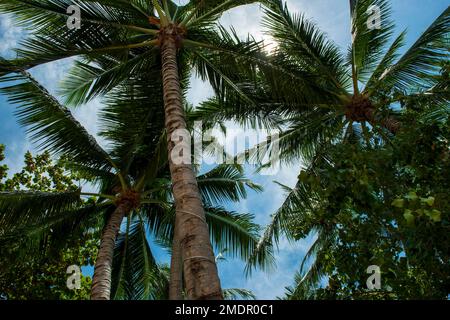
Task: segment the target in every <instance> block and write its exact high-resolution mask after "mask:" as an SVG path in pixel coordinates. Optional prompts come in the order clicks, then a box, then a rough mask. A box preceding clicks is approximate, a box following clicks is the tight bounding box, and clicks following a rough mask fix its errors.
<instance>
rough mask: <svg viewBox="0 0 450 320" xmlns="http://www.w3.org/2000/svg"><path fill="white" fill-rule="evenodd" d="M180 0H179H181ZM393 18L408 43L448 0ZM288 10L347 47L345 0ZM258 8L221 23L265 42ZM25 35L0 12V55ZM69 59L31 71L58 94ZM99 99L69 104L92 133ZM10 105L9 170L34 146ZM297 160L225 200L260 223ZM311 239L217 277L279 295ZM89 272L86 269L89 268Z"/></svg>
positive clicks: (410, 5) (5, 111)
mask: <svg viewBox="0 0 450 320" xmlns="http://www.w3.org/2000/svg"><path fill="white" fill-rule="evenodd" d="M179 2H180V3H182V2H183V1H182V0H180V1H179ZM391 3H392V7H393V18H394V20H395V22H396V26H397V29H396V33H395V35H398V34H399V33H400V32H401V31H403V30H404V29H407V30H408V34H407V44H408V46H410V45H411V44H412V43H413V42H414V40H415V39H416V38H417V37H418V36H419V35H420V34H421V33H422V32H423V31H424V30H425V29H426V28H427V27H428V26H429V25H430V24H431V22H432V21H434V19H436V17H437V16H439V15H440V14H441V13H442V11H443V10H444V9H445V8H447V6H448V5H450V0H392V1H391ZM287 4H288V7H289V9H290V11H291V12H298V13H303V14H305V15H306V16H307V17H308V18H310V19H312V20H313V21H315V22H316V23H317V25H318V26H319V27H320V29H321V30H322V31H324V32H326V33H327V35H328V37H329V39H332V40H333V41H334V42H335V43H336V44H338V45H339V46H340V47H341V48H342V49H343V50H346V48H347V46H348V45H349V43H350V41H351V35H350V20H349V16H350V9H349V1H348V0H287ZM261 18H262V11H261V9H260V7H259V6H258V5H249V6H245V7H240V8H236V9H233V10H230V11H229V12H227V13H225V14H224V15H223V16H222V18H221V23H222V24H223V25H225V26H227V27H229V26H233V27H234V28H235V29H236V30H237V31H238V34H239V35H240V36H241V37H246V36H247V34H251V35H252V36H253V37H254V38H255V39H257V40H264V41H265V42H266V43H267V44H268V45H269V46H270V45H271V40H270V38H268V37H267V36H266V35H265V34H264V30H263V29H262V27H261V24H260V22H261ZM24 36H25V33H24V31H23V30H21V29H19V28H17V27H15V26H14V24H13V20H12V19H11V17H9V16H6V15H0V56H1V57H4V58H13V57H14V53H13V51H12V49H13V48H16V47H18V46H19V44H20V39H22V38H23V37H24ZM72 63H73V60H72V59H66V60H62V61H58V62H54V63H49V64H46V65H44V66H40V67H38V68H34V69H33V70H31V73H32V74H33V76H35V77H36V78H37V79H38V80H39V81H40V82H41V83H42V84H43V85H44V86H45V87H47V89H49V91H50V92H51V93H52V94H55V95H56V94H57V89H58V84H59V82H60V81H61V80H62V79H63V78H64V77H65V76H66V75H67V72H68V70H69V69H70V67H71V65H72ZM210 96H212V90H211V88H210V87H209V85H207V84H206V83H203V82H202V81H201V80H200V79H198V78H197V77H196V76H195V75H192V79H191V89H190V91H189V94H188V100H189V102H191V103H192V104H193V105H194V106H195V105H198V104H199V103H200V102H201V101H203V100H205V99H206V98H208V97H210ZM100 104H101V102H100V101H99V100H94V101H92V102H90V103H89V104H87V105H85V106H82V107H79V108H77V109H74V110H73V113H74V116H75V117H76V118H77V120H79V121H80V122H81V123H82V124H83V125H84V126H85V127H86V128H87V130H88V131H89V132H90V133H91V134H93V135H95V136H96V133H97V132H98V123H97V116H96V110H98V108H99V106H100ZM13 113H14V107H13V106H11V105H9V104H8V103H7V101H6V99H5V97H3V96H1V95H0V144H5V145H6V161H5V162H4V163H6V164H7V165H8V167H9V168H10V169H11V172H17V171H19V170H20V169H21V168H22V166H23V155H24V153H25V152H26V151H27V150H30V151H32V152H36V151H37V150H36V149H35V147H34V145H33V143H32V141H30V140H29V139H28V138H27V134H26V132H25V130H24V129H23V128H21V127H20V126H19V125H18V124H17V121H16V119H15V117H14V114H13ZM99 142H100V144H103V143H104V141H101V140H99ZM300 169H301V163H294V164H292V165H291V166H288V167H286V166H285V167H282V168H281V170H280V171H279V173H278V174H277V175H274V176H261V175H257V174H253V172H252V171H251V170H249V171H248V172H247V175H248V176H249V177H250V178H251V179H252V180H253V181H254V182H256V183H259V184H261V185H262V186H263V187H264V192H262V193H258V194H257V193H254V192H249V195H248V197H247V199H246V200H243V201H241V202H240V203H239V204H232V205H229V206H227V208H228V209H232V210H235V211H238V212H245V213H252V214H254V215H255V220H256V222H257V223H259V224H261V225H266V224H267V223H268V222H269V221H270V216H271V214H273V213H274V212H275V211H276V209H277V208H278V207H279V206H280V205H281V203H282V202H283V200H284V197H285V194H284V193H283V191H282V190H281V189H280V187H279V186H278V185H277V184H275V183H274V181H278V182H280V183H282V184H284V185H287V186H291V187H293V186H294V185H295V182H296V178H297V176H298V174H299V172H300ZM313 240H314V236H313V235H311V236H309V237H308V238H306V239H304V240H301V241H298V242H296V243H289V242H288V241H287V240H285V239H282V240H281V241H280V244H279V248H278V249H279V250H278V252H277V254H276V261H277V268H276V269H275V271H273V272H271V273H264V272H261V271H256V272H254V273H253V274H252V276H251V277H245V276H244V274H243V270H244V263H243V262H241V261H238V260H232V259H228V260H227V261H222V262H220V263H219V266H218V267H219V272H220V278H221V281H222V286H223V287H224V288H246V289H249V290H252V291H253V293H255V294H256V296H257V298H258V299H274V298H276V297H279V296H282V295H283V293H284V292H285V290H284V288H285V287H286V286H289V285H291V284H292V283H293V279H294V274H295V272H296V271H297V270H298V268H299V265H300V262H301V260H302V258H303V256H304V254H305V253H306V251H307V250H308V248H309V246H310V245H311V243H312V241H313ZM152 249H153V250H154V252H155V255H156V257H157V258H158V259H159V260H160V261H168V256H167V254H166V253H165V252H164V251H162V250H161V249H159V248H157V247H152ZM88 272H90V270H88Z"/></svg>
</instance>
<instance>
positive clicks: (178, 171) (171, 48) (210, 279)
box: [161, 26, 223, 300]
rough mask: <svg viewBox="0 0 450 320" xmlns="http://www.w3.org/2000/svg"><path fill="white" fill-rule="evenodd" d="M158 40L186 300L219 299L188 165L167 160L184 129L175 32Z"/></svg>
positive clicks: (211, 255)
mask: <svg viewBox="0 0 450 320" xmlns="http://www.w3.org/2000/svg"><path fill="white" fill-rule="evenodd" d="M163 32H164V35H163V36H162V37H161V38H162V39H161V55H162V77H163V90H164V109H165V117H166V119H165V125H166V130H167V137H168V152H169V165H170V173H171V178H172V187H173V195H174V199H175V207H176V222H175V224H177V225H178V226H179V232H180V241H179V243H180V249H181V253H182V256H183V261H182V264H183V271H184V279H185V288H186V294H187V297H188V299H192V300H220V299H223V297H222V291H221V287H220V280H219V276H218V271H217V266H216V263H215V260H214V253H213V250H212V246H211V242H210V239H209V232H208V226H207V224H206V220H205V212H204V210H203V205H202V200H201V196H200V192H199V189H198V185H197V180H196V177H195V174H194V170H193V168H192V165H191V164H175V163H174V162H173V159H172V158H171V154H172V150H173V148H174V143H173V142H172V141H171V137H172V134H173V133H174V131H176V130H183V129H186V120H185V113H184V110H183V105H182V98H181V89H180V81H179V76H178V65H177V38H178V34H177V30H176V27H174V26H169V27H167V28H166V29H165V30H164V31H163Z"/></svg>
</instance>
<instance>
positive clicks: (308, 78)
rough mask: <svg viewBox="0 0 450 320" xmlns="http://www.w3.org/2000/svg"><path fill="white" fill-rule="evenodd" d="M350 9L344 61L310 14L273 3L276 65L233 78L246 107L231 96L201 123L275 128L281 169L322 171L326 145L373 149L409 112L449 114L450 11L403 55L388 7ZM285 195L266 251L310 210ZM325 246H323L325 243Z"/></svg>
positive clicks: (269, 11) (293, 194)
mask: <svg viewBox="0 0 450 320" xmlns="http://www.w3.org/2000/svg"><path fill="white" fill-rule="evenodd" d="M350 5H351V13H352V15H351V18H352V21H351V22H352V44H351V45H350V46H349V49H348V52H347V54H343V53H341V50H340V49H339V48H338V47H337V46H336V45H335V44H334V43H333V42H332V41H330V40H328V39H327V37H326V35H325V34H324V33H322V32H321V31H320V30H319V29H318V27H317V26H316V25H315V24H314V23H312V22H310V21H309V20H308V19H307V18H305V16H304V15H300V14H291V13H290V12H289V10H288V8H287V6H285V5H284V4H283V2H282V1H281V0H271V1H268V4H267V6H266V8H265V17H264V20H263V25H264V27H265V28H266V29H267V33H268V35H269V36H271V37H272V38H273V39H274V41H275V43H276V45H277V47H276V49H275V50H274V52H273V53H272V54H271V56H270V57H269V59H270V63H268V64H266V65H265V66H262V65H261V68H259V71H260V72H259V79H258V81H257V82H256V83H255V82H253V81H251V80H250V79H248V80H246V81H242V78H241V79H240V78H239V76H236V77H235V80H236V86H238V87H239V88H240V89H241V91H242V92H243V93H244V94H245V96H246V98H248V99H242V98H241V95H234V97H233V95H232V94H231V93H230V94H229V95H228V96H227V100H225V101H223V100H220V99H217V98H213V99H211V100H209V101H207V102H205V103H203V104H202V106H201V108H200V109H199V110H198V111H197V116H198V117H200V118H203V119H210V121H218V120H230V119H233V120H236V121H238V122H241V123H248V122H249V119H250V118H255V119H257V120H259V121H260V122H262V123H263V124H264V125H265V126H270V127H274V128H277V129H278V130H280V131H281V133H280V135H279V148H280V159H281V161H283V162H287V163H291V162H293V161H297V160H298V159H302V160H303V161H304V163H305V165H306V166H307V167H308V169H307V170H308V171H313V170H314V169H315V168H316V166H315V165H316V164H317V163H318V162H321V161H322V160H323V161H327V160H326V156H327V153H326V150H327V146H330V145H332V144H337V143H340V142H352V141H353V142H355V140H356V142H358V143H365V144H367V146H370V145H371V144H372V143H374V141H375V140H374V139H375V138H376V139H377V140H380V139H381V140H383V141H384V142H386V143H389V141H390V137H392V135H395V134H396V133H397V132H398V131H399V130H401V116H402V112H403V111H404V110H406V109H407V108H408V106H409V107H411V105H414V107H415V108H421V109H422V110H427V108H429V106H430V105H432V106H434V107H436V106H437V107H441V108H448V103H449V101H450V94H449V91H448V88H447V87H448V85H446V84H445V83H442V81H440V80H439V79H440V78H439V77H438V75H439V71H440V68H441V67H442V66H443V64H445V63H446V61H448V58H449V49H450V44H449V38H448V34H449V32H450V8H447V9H446V10H444V12H443V13H442V14H441V15H440V16H439V17H438V18H437V19H436V20H435V21H434V22H433V23H432V24H431V25H430V26H429V28H428V29H427V30H426V31H425V32H424V33H423V34H422V35H421V36H420V37H419V38H418V39H417V40H416V42H415V43H414V44H413V45H412V46H411V47H410V48H409V49H407V50H406V51H404V53H403V54H402V52H401V51H400V50H401V49H402V47H403V46H404V43H405V39H406V32H405V31H403V32H402V33H400V34H399V35H398V36H397V37H396V38H395V39H394V40H393V41H392V42H391V37H392V35H393V33H394V23H393V22H392V20H391V19H390V16H391V9H390V5H389V1H387V0H357V1H351V2H350ZM371 6H377V7H378V8H380V17H379V18H380V21H381V26H380V28H372V27H371V25H370V23H369V22H371V21H372V20H371V17H372V14H373V12H372V11H371V10H369V9H370V8H371ZM390 42H391V43H390ZM273 65H276V66H277V68H274V67H272V66H273ZM239 81H240V82H239ZM249 100H251V103H249ZM408 101H414V103H413V104H408V103H406V102H408ZM319 160H320V161H319ZM286 190H287V191H288V193H289V195H288V197H287V199H286V201H285V203H284V204H283V205H282V207H281V208H280V209H279V210H278V211H277V212H276V213H275V214H274V215H273V217H272V223H271V224H270V225H269V226H268V227H267V229H266V232H265V235H264V237H263V238H262V239H261V242H260V248H261V249H263V248H265V247H267V246H272V245H273V241H275V242H277V241H278V238H279V236H280V235H281V233H284V234H285V235H287V236H288V237H290V238H292V237H293V235H292V234H291V233H290V230H289V226H290V221H291V220H290V219H295V214H294V213H295V212H300V211H301V210H302V208H307V207H308V205H310V204H311V201H310V200H311V199H310V198H311V195H309V194H308V192H307V190H305V189H304V184H303V183H302V181H301V180H299V182H298V184H297V185H296V187H295V188H294V189H290V188H286ZM326 238H327V236H326V235H324V237H323V239H322V238H321V237H319V240H318V241H319V242H320V241H322V240H323V243H325V242H326V241H325V240H326ZM321 239H322V240H321ZM256 252H257V251H255V253H256ZM253 261H256V260H254V259H251V261H250V264H249V266H251V264H252V262H253Z"/></svg>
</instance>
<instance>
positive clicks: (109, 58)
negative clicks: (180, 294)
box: [0, 0, 260, 299]
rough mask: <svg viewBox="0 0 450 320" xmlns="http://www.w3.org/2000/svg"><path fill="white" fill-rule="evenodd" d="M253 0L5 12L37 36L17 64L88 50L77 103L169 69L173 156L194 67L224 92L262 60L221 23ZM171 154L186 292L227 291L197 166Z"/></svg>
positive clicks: (62, 1)
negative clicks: (75, 20)
mask: <svg viewBox="0 0 450 320" xmlns="http://www.w3.org/2000/svg"><path fill="white" fill-rule="evenodd" d="M253 2H256V1H253V0H227V1H216V0H192V1H189V2H188V3H187V4H186V5H177V4H176V3H175V2H174V1H170V0H163V1H158V0H152V1H150V0H148V1H144V0H121V1H115V0H77V1H72V0H12V1H8V2H2V3H0V12H5V13H11V14H13V15H14V16H15V17H16V19H17V21H18V22H20V23H21V24H22V25H23V26H25V27H27V28H28V29H29V30H30V34H31V36H30V37H29V38H28V39H26V40H25V41H24V42H23V43H22V45H23V48H22V49H20V50H17V53H18V56H19V57H18V59H17V60H16V61H14V64H15V65H16V66H20V67H21V68H24V69H29V68H32V67H34V66H37V65H40V64H43V63H46V62H51V61H55V60H58V59H63V58H68V57H74V56H79V57H82V58H83V59H84V60H80V61H78V62H77V64H76V67H75V69H74V71H73V73H72V74H71V76H72V77H71V78H69V79H68V81H67V83H66V86H65V89H64V93H65V94H66V96H67V97H68V102H69V103H71V104H79V103H82V102H86V101H87V100H89V99H92V98H93V97H95V96H97V95H103V94H105V93H108V92H110V91H111V89H112V88H114V87H116V86H117V85H118V84H119V83H122V82H124V81H127V79H128V78H134V79H135V80H136V81H140V84H141V85H149V86H153V85H154V84H153V83H148V82H145V81H146V79H148V77H149V75H151V76H155V75H157V76H159V77H161V78H162V82H161V83H160V85H161V86H160V87H159V90H160V93H161V96H163V97H164V104H163V105H164V109H163V110H164V115H165V129H166V131H167V132H166V133H167V134H166V136H167V152H168V154H169V155H170V154H171V153H172V150H173V148H174V142H173V141H172V140H171V138H172V134H173V132H174V131H176V130H183V129H185V128H186V122H185V115H184V110H183V108H182V100H183V93H184V92H185V91H184V90H185V89H186V88H187V86H188V80H189V74H190V72H191V71H196V72H197V73H198V74H199V75H200V76H201V77H202V78H203V79H207V80H209V82H210V83H211V84H212V86H213V88H214V89H215V90H216V92H217V93H218V94H219V95H220V96H223V95H224V94H225V93H226V92H228V91H236V92H238V93H240V90H239V89H238V88H237V87H236V86H235V84H234V83H233V81H231V79H230V76H231V75H232V74H233V73H234V72H235V71H237V70H242V71H243V72H244V69H247V70H245V72H247V71H248V72H253V71H254V68H252V67H251V65H255V64H256V63H259V58H258V55H257V54H255V52H257V51H259V49H260V48H259V45H258V44H255V43H254V42H253V41H240V40H239V39H238V38H237V37H236V36H235V34H230V33H229V32H227V31H226V30H225V29H224V28H222V27H220V26H219V25H217V20H218V18H219V17H220V16H221V14H222V13H224V12H225V11H227V10H229V9H232V8H234V7H237V6H240V5H244V4H249V3H253ZM73 4H75V5H78V6H79V7H80V9H81V28H80V29H69V28H67V26H66V22H67V20H68V19H70V14H68V13H67V8H68V7H69V6H70V5H73ZM6 72H7V71H6ZM149 103H150V101H149ZM169 162H170V172H171V177H172V186H173V192H174V198H175V202H176V208H177V226H178V228H177V230H179V233H180V236H179V238H180V241H179V243H180V247H181V251H182V252H183V255H184V259H183V270H184V273H185V277H186V282H187V292H188V296H189V298H191V299H221V298H222V293H221V288H220V281H219V278H218V275H217V268H216V265H215V262H214V255H213V251H212V247H211V244H210V241H209V237H208V230H207V225H206V223H205V217H204V210H203V206H202V202H201V197H200V193H199V190H198V186H197V183H196V180H195V174H194V171H193V168H192V166H191V165H190V164H176V163H174V162H173V161H172V159H171V157H169ZM123 209H127V208H126V207H123Z"/></svg>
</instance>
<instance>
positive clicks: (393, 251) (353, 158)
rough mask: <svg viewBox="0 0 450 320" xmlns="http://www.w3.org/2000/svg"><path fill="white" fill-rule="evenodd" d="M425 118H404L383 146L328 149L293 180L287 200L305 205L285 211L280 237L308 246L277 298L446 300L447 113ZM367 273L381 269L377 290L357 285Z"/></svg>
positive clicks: (449, 240)
mask: <svg viewBox="0 0 450 320" xmlns="http://www.w3.org/2000/svg"><path fill="white" fill-rule="evenodd" d="M431 112H432V111H431V110H430V111H427V112H422V113H418V112H415V111H408V112H407V113H406V114H405V116H404V119H403V121H404V123H406V124H407V125H405V127H404V128H403V129H402V130H401V131H400V132H399V133H398V134H397V135H396V136H395V137H394V138H393V139H392V140H391V144H378V143H377V141H379V137H377V136H376V135H372V138H371V140H370V142H371V143H370V146H367V145H361V144H349V143H347V144H337V145H333V146H331V147H329V148H328V149H327V156H328V157H327V160H321V161H317V162H316V163H314V164H311V165H310V166H309V167H308V168H307V169H306V170H305V171H303V172H302V174H301V175H300V180H299V183H298V185H297V186H296V188H295V189H294V191H293V192H291V194H290V196H291V197H294V198H296V199H299V198H298V197H297V195H296V194H295V191H296V190H299V189H300V188H303V189H305V190H307V194H308V195H309V196H310V198H311V201H310V203H312V206H305V205H302V202H300V201H299V202H297V205H296V206H295V207H293V208H286V209H287V210H290V212H291V215H290V216H289V218H288V223H289V231H288V232H289V233H290V234H291V235H292V236H293V237H295V238H297V239H299V238H303V237H305V236H306V235H308V234H310V233H311V232H313V233H317V240H316V242H315V244H314V245H313V247H312V248H311V250H310V253H309V254H308V255H307V256H306V258H305V261H304V264H302V268H301V270H300V272H299V274H298V276H297V277H296V285H295V286H294V287H291V288H288V292H287V298H290V299H305V298H316V299H446V298H447V296H448V294H449V293H450V268H449V266H450V255H449V251H448V248H449V247H450V236H449V228H450V201H449V199H448V191H449V190H450V183H449V181H450V154H449V147H450V144H449V139H450V117H449V115H450V114H449V112H448V108H447V109H439V111H438V110H434V112H435V113H437V114H440V116H439V117H436V118H435V120H434V121H430V120H429V119H430V117H429V116H430V113H431ZM436 119H437V120H436ZM370 265H378V266H379V267H380V268H381V281H382V289H381V290H379V291H369V290H368V289H367V287H366V280H367V278H368V277H369V275H370V274H367V273H366V268H367V267H369V266H370ZM326 279H328V286H326V287H323V282H322V281H325V280H326Z"/></svg>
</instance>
